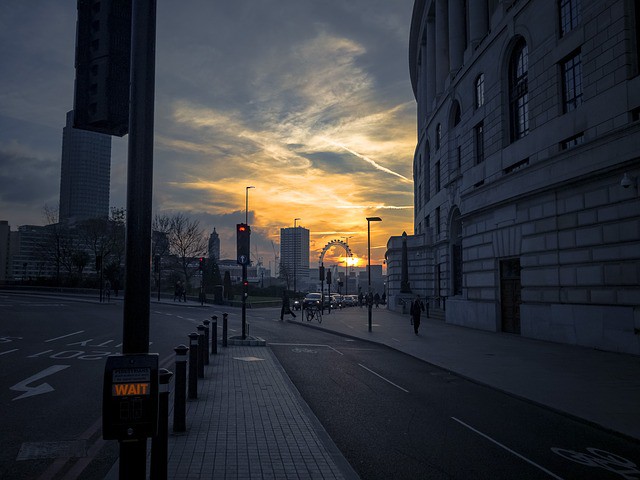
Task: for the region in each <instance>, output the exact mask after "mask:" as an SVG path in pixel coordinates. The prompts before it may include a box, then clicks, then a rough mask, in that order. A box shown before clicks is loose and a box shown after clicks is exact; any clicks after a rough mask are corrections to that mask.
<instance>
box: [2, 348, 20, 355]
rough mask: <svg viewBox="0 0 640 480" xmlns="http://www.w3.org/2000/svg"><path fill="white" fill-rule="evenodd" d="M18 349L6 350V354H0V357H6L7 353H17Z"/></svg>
mask: <svg viewBox="0 0 640 480" xmlns="http://www.w3.org/2000/svg"><path fill="white" fill-rule="evenodd" d="M17 351H18V349H17V348H14V349H13V350H7V351H6V352H0V355H6V354H7V353H11V352H17Z"/></svg>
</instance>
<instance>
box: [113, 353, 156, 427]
mask: <svg viewBox="0 0 640 480" xmlns="http://www.w3.org/2000/svg"><path fill="white" fill-rule="evenodd" d="M157 433H158V355H157V354H127V355H110V356H109V357H107V364H106V366H105V370H104V387H103V390H102V436H103V438H104V439H105V440H135V439H141V438H147V437H154V436H156V435H157Z"/></svg>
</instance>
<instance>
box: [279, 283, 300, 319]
mask: <svg viewBox="0 0 640 480" xmlns="http://www.w3.org/2000/svg"><path fill="white" fill-rule="evenodd" d="M289 314H290V315H291V316H292V317H293V318H296V314H295V313H293V310H291V303H290V302H289V294H288V293H287V290H286V289H285V290H284V291H283V292H282V308H281V309H280V321H283V320H284V316H285V315H289Z"/></svg>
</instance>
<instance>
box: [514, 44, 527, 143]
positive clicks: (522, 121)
mask: <svg viewBox="0 0 640 480" xmlns="http://www.w3.org/2000/svg"><path fill="white" fill-rule="evenodd" d="M528 72H529V49H528V48H527V44H526V43H525V41H524V40H522V39H520V40H519V41H518V43H517V44H516V46H515V48H514V49H513V53H512V55H511V59H510V62H509V110H510V122H511V140H512V141H514V140H518V139H520V138H523V137H525V136H526V135H527V134H528V133H529V82H528Z"/></svg>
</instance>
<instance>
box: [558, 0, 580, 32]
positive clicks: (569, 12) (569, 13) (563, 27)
mask: <svg viewBox="0 0 640 480" xmlns="http://www.w3.org/2000/svg"><path fill="white" fill-rule="evenodd" d="M558 8H559V11H560V36H561V37H564V36H565V35H566V34H567V33H569V32H570V31H571V30H573V29H574V28H576V27H577V26H578V25H579V24H580V21H581V20H582V5H581V1H580V0H560V1H559V3H558Z"/></svg>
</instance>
